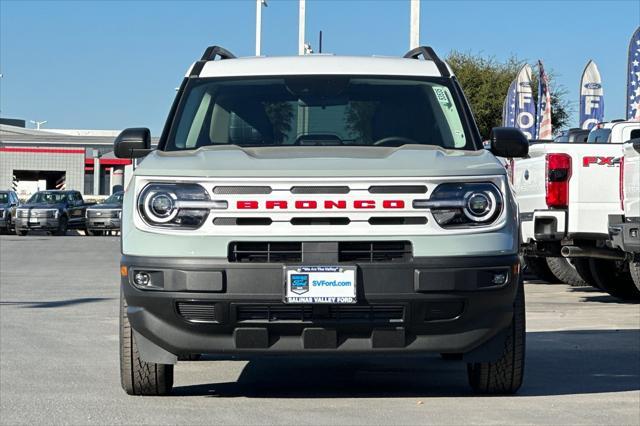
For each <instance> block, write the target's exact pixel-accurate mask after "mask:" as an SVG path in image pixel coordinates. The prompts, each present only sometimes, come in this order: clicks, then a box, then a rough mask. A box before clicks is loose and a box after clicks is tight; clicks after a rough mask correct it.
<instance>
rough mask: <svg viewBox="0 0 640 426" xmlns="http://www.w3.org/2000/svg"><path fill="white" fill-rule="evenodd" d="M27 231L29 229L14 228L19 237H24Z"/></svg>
mask: <svg viewBox="0 0 640 426" xmlns="http://www.w3.org/2000/svg"><path fill="white" fill-rule="evenodd" d="M27 232H29V231H25V230H23V229H18V228H16V235H18V236H20V237H24V236H25V235H27Z"/></svg>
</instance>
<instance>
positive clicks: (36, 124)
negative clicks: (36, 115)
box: [29, 120, 47, 130]
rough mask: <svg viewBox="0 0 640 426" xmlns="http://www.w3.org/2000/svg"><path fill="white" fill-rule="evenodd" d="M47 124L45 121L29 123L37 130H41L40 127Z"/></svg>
mask: <svg viewBox="0 0 640 426" xmlns="http://www.w3.org/2000/svg"><path fill="white" fill-rule="evenodd" d="M46 122H47V120H44V121H34V120H29V123H32V124H35V126H36V130H40V126H42V125H43V124H45V123H46Z"/></svg>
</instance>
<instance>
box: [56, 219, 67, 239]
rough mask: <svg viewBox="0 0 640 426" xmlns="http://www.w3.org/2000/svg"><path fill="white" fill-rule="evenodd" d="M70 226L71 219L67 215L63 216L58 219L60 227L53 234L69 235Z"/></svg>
mask: <svg viewBox="0 0 640 426" xmlns="http://www.w3.org/2000/svg"><path fill="white" fill-rule="evenodd" d="M68 227H69V219H67V217H66V216H62V217H61V218H60V220H59V221H58V229H56V231H55V232H54V233H53V235H57V236H64V235H67V228H68Z"/></svg>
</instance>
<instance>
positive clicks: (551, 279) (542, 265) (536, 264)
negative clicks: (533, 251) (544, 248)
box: [524, 256, 558, 284]
mask: <svg viewBox="0 0 640 426" xmlns="http://www.w3.org/2000/svg"><path fill="white" fill-rule="evenodd" d="M524 261H525V263H526V265H527V268H529V270H530V271H531V272H533V274H534V275H535V276H537V277H538V278H539V279H540V280H542V281H546V282H548V283H550V284H554V283H556V282H558V280H557V279H556V277H555V276H554V275H553V272H551V269H549V265H547V259H545V258H544V257H533V256H525V258H524Z"/></svg>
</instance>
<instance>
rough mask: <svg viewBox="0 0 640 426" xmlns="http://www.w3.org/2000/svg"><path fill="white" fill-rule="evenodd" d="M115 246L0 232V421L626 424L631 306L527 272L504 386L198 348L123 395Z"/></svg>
mask: <svg viewBox="0 0 640 426" xmlns="http://www.w3.org/2000/svg"><path fill="white" fill-rule="evenodd" d="M118 259H119V239H118V238H117V237H83V236H67V237H50V236H46V235H29V236H27V237H17V236H2V237H0V424H3V425H4V424H7V425H9V424H30V425H33V424H296V425H304V424H367V425H371V424H425V423H437V424H488V423H491V424H532V423H537V424H598V425H602V424H630V425H631V424H633V425H638V424H640V305H638V304H629V303H622V302H620V301H618V300H616V299H614V298H612V297H610V296H608V295H607V294H605V293H601V292H598V291H596V290H594V289H592V288H577V289H576V288H570V287H568V286H566V285H560V284H557V285H550V284H541V283H536V282H529V283H527V285H526V297H527V330H528V333H527V354H526V357H527V361H526V362H527V364H526V372H525V381H524V385H523V387H522V389H521V391H520V392H519V394H518V395H516V396H511V397H478V396H474V395H473V394H472V393H471V392H470V390H469V388H468V385H467V379H466V369H465V368H466V367H465V365H464V364H463V363H461V362H456V361H444V360H442V359H440V358H439V357H438V356H429V357H412V358H403V357H377V358H370V357H367V358H363V357H351V358H344V357H332V358H308V359H306V358H302V357H277V358H267V359H260V360H253V361H249V362H247V361H229V360H215V359H213V358H208V359H207V360H205V361H194V362H180V363H179V364H178V365H177V366H176V370H175V388H174V393H173V395H171V396H168V397H132V396H127V395H126V394H125V393H124V392H123V391H122V389H121V388H120V379H119V374H118V294H119V293H118V292H119V289H118V286H119V277H118Z"/></svg>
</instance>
